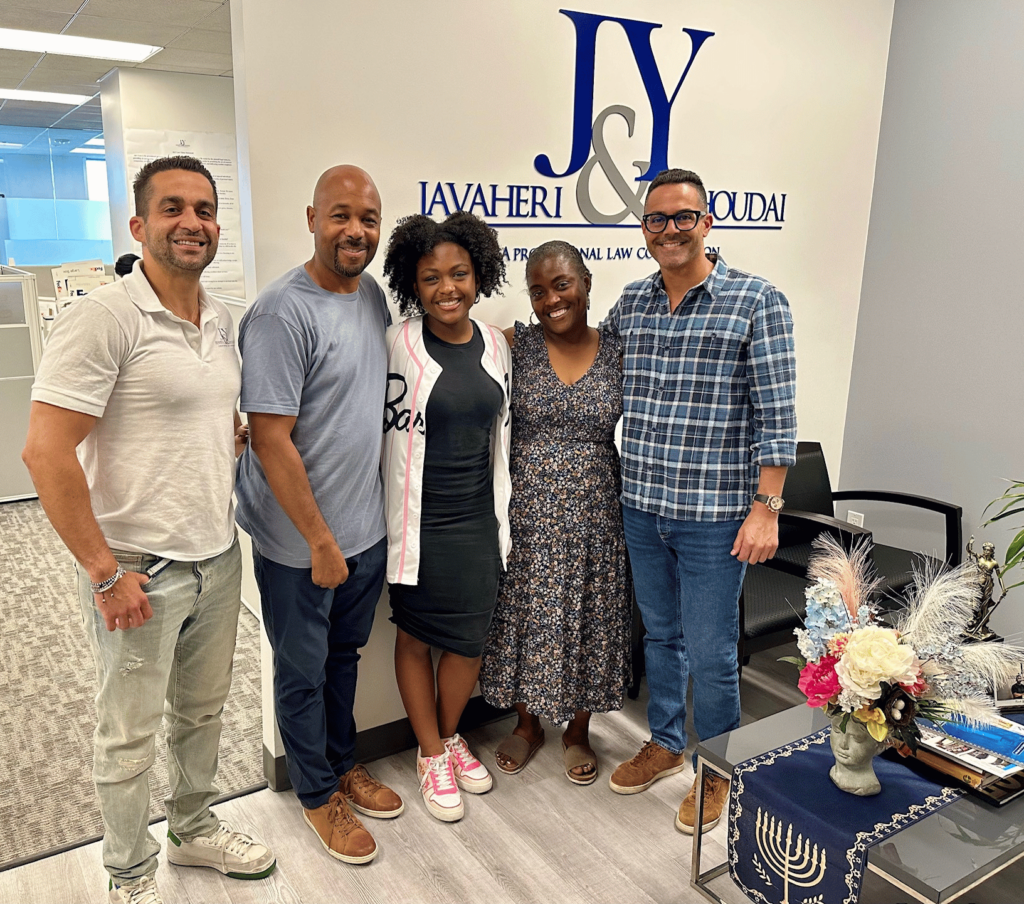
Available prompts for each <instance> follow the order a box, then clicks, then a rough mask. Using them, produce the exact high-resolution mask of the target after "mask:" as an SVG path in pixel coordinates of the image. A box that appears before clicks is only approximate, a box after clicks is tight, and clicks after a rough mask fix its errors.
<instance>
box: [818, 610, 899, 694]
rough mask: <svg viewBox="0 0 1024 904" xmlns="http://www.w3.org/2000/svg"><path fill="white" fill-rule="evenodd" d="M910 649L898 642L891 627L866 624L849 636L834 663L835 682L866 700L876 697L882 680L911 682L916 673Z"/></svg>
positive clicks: (879, 691)
mask: <svg viewBox="0 0 1024 904" xmlns="http://www.w3.org/2000/svg"><path fill="white" fill-rule="evenodd" d="M916 661H917V657H916V656H915V655H914V648H913V647H911V646H910V645H909V644H902V643H900V642H899V639H898V638H897V636H896V632H895V631H893V630H892V629H891V628H879V627H877V626H874V625H872V626H870V627H867V628H859V629H858V630H856V631H854V632H853V633H852V634H851V635H850V639H849V640H848V641H847V642H846V648H845V649H844V650H843V655H842V658H841V659H840V660H839V662H838V663H837V664H836V674H837V675H838V676H839V682H840V684H842V686H843V687H844V688H846V689H848V690H851V691H854V692H855V693H856V694H858V695H859V696H861V697H863V698H865V699H866V700H876V699H877V698H878V696H879V695H880V694H881V693H882V682H883V681H886V682H888V683H889V684H892V683H894V682H895V683H897V684H901V683H905V684H913V683H914V680H915V678H916V676H917V674H918V667H917V666H916V664H915V663H916Z"/></svg>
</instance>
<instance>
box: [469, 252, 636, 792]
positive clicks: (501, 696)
mask: <svg viewBox="0 0 1024 904" xmlns="http://www.w3.org/2000/svg"><path fill="white" fill-rule="evenodd" d="M526 279H527V284H528V286H529V292H530V301H531V304H532V306H533V310H534V314H535V315H536V317H537V320H538V324H537V325H535V326H527V325H525V324H522V323H517V324H516V325H515V327H513V328H511V329H509V330H506V332H505V337H506V338H507V339H508V341H509V344H510V345H511V346H512V361H513V366H512V453H511V476H512V499H511V505H510V512H509V517H510V524H511V534H512V552H511V553H510V555H509V560H508V570H507V572H506V574H505V575H504V577H503V580H502V583H501V588H500V590H499V594H498V603H497V607H496V609H495V613H494V620H493V622H492V624H491V630H490V634H489V636H488V639H487V644H486V646H485V649H484V658H483V667H482V671H481V674H480V687H481V690H482V691H483V694H484V697H485V698H486V699H487V700H488V701H489V702H490V703H492V704H494V705H496V706H501V707H507V706H515V709H516V712H517V713H518V716H519V720H518V724H517V725H516V727H515V729H514V730H513V731H512V733H511V734H510V735H509V736H508V737H507V738H505V740H503V741H502V742H501V744H499V745H498V748H497V751H496V753H495V759H496V761H497V765H498V768H499V769H501V770H502V771H503V772H506V773H509V774H514V773H517V772H520V771H521V770H522V769H523V768H524V767H525V766H526V764H527V762H528V761H529V760H530V758H531V757H532V756H533V754H534V753H535V752H536V751H537V750H538V749H539V748H540V746H541V744H542V743H543V742H544V730H543V728H542V726H541V723H540V718H539V717H540V716H543V717H545V718H547V719H549V720H550V721H551V722H554V723H556V724H559V723H562V722H568V726H567V727H566V729H565V731H564V733H563V735H562V748H563V752H564V763H565V774H566V776H567V777H568V779H569V780H570V781H571V782H574V783H576V784H580V785H588V784H590V783H592V782H593V781H594V780H595V779H596V778H597V757H596V755H595V753H594V751H593V749H592V748H591V746H590V742H589V726H590V716H591V713H594V712H599V713H600V712H609V711H611V710H616V709H620V708H621V707H622V701H623V696H624V692H625V688H626V684H627V682H628V679H629V643H630V625H631V612H632V599H633V590H632V581H631V578H630V573H629V563H628V560H627V557H626V545H625V541H624V539H623V534H622V512H621V508H620V506H619V501H618V497H619V492H620V477H619V457H618V453H617V452H616V449H615V446H614V443H613V434H614V430H615V425H616V423H617V422H618V420H619V418H620V417H621V415H622V365H621V358H622V349H621V346H620V344H619V340H618V338H617V337H615V336H614V335H612V334H611V333H607V332H603V331H598V330H596V329H594V328H593V327H591V326H589V325H588V324H587V309H588V308H589V306H590V301H589V293H590V284H591V277H590V272H589V271H588V270H587V267H586V265H585V263H584V262H583V258H582V257H581V256H580V253H579V251H578V250H577V249H576V248H575V247H573V246H572V245H570V244H568V243H566V242H547V243H546V244H544V245H541V246H540V247H538V248H536V249H535V250H534V251H533V252H532V253H531V255H530V257H529V259H528V261H527V264H526Z"/></svg>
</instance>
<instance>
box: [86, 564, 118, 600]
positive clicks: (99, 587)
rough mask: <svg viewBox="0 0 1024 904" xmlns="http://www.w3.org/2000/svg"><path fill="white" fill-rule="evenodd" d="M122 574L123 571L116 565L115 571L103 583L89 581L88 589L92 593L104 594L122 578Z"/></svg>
mask: <svg viewBox="0 0 1024 904" xmlns="http://www.w3.org/2000/svg"><path fill="white" fill-rule="evenodd" d="M124 573H125V572H124V569H123V568H122V567H121V566H120V565H118V566H117V571H115V572H114V573H113V574H112V575H111V576H110V577H109V578H107V579H106V580H105V581H98V582H94V581H90V582H89V589H90V590H92V592H93V593H106V592H107V591H108V590H109V589H110V588H111V587H113V586H114V584H116V583H117V582H118V581H120V580H121V578H123V577H124Z"/></svg>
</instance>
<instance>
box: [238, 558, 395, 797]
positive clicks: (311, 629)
mask: <svg viewBox="0 0 1024 904" xmlns="http://www.w3.org/2000/svg"><path fill="white" fill-rule="evenodd" d="M346 561H347V563H348V568H349V577H348V580H347V581H345V583H344V584H341V585H340V586H338V587H335V588H334V589H333V590H325V589H324V588H323V587H317V585H316V584H314V583H313V579H312V573H313V572H312V569H310V568H290V567H289V566H287V565H279V564H278V563H277V562H272V561H270V559H266V558H264V557H263V556H261V555H260V554H259V553H258V552H257V551H256V550H255V549H253V562H254V564H255V570H256V583H257V584H258V585H259V588H260V600H261V603H262V609H263V625H264V627H265V628H266V631H267V637H268V638H269V639H270V645H271V646H272V647H273V649H274V703H275V705H276V707H277V725H278V728H280V730H281V740H282V741H284V749H285V753H286V754H287V758H288V777H289V778H290V779H291V782H292V787H293V788H294V789H295V796H296V797H298V799H299V801H300V802H301V803H302V806H303V807H305V808H306V809H307V810H313V809H316V808H317V807H320V806H323V804H325V803H327V801H328V800H329V799H330V797H331V795H332V794H333V793H334V792H335V791H337V790H338V779H339V778H341V776H342V775H344V774H345V773H346V772H348V770H349V769H351V768H352V767H353V766H354V765H355V748H356V723H355V719H354V718H353V716H352V706H353V704H354V702H355V697H356V672H357V669H358V663H359V649H360V647H363V646H365V645H366V641H367V640H368V639H369V637H370V629H371V628H372V627H373V615H374V612H375V611H376V608H377V600H378V599H379V598H380V592H381V589H382V588H383V586H384V571H385V566H386V564H387V541H386V540H381V541H380V542H379V543H377V544H376V545H375V546H371V547H370V548H369V549H367V550H366V551H365V552H361V553H359V554H358V555H355V556H350V557H349V558H348V559H347V560H346Z"/></svg>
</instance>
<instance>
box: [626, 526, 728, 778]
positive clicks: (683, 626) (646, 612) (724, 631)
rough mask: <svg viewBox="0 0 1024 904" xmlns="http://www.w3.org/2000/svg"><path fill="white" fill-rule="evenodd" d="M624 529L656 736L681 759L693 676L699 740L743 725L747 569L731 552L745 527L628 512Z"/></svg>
mask: <svg viewBox="0 0 1024 904" xmlns="http://www.w3.org/2000/svg"><path fill="white" fill-rule="evenodd" d="M622 523H623V527H624V529H625V534H626V546H627V547H628V549H629V560H630V564H631V565H632V568H633V586H634V588H635V590H636V601H637V605H638V606H639V608H640V614H641V615H642V616H643V620H644V627H645V628H646V629H647V637H646V638H645V639H644V658H645V660H646V666H647V687H648V689H649V691H650V695H651V696H650V702H649V703H648V705H647V721H648V723H649V724H650V728H651V737H652V738H653V740H654V741H655V742H657V743H658V744H660V745H661V746H662V747H664V748H665V749H666V750H669V751H671V752H672V753H682V752H683V751H684V750H685V749H686V685H687V680H688V678H689V677H690V676H691V675H692V677H693V725H694V728H695V729H696V731H697V735H698V737H700V738H701V739H703V740H706V739H708V738H713V737H715V736H716V735H720V734H722V732H725V731H731V730H732V729H734V728H737V727H739V724H740V688H739V673H738V671H737V662H736V644H737V642H738V640H739V597H740V589H741V588H742V586H743V575H744V573H745V571H746V567H747V566H746V563H744V562H739V561H737V560H736V557H735V556H731V555H729V552H730V550H731V549H732V545H733V541H735V539H736V534H737V532H738V531H739V529H740V525H741V524H742V523H743V522H742V521H717V522H703V521H677V520H675V519H674V518H665V517H663V516H661V515H652V514H650V513H649V512H641V511H638V510H637V509H633V508H630V507H628V506H623V508H622ZM695 759H696V757H695Z"/></svg>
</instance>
